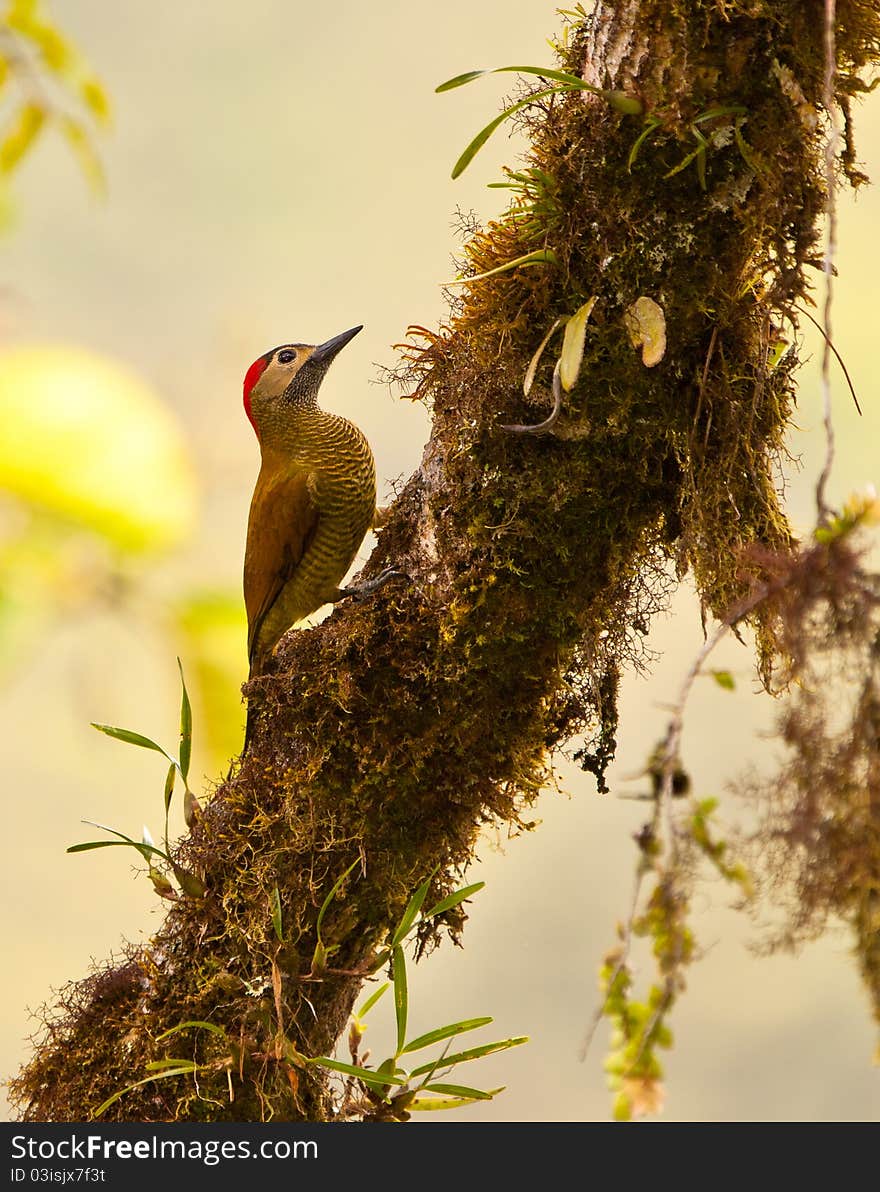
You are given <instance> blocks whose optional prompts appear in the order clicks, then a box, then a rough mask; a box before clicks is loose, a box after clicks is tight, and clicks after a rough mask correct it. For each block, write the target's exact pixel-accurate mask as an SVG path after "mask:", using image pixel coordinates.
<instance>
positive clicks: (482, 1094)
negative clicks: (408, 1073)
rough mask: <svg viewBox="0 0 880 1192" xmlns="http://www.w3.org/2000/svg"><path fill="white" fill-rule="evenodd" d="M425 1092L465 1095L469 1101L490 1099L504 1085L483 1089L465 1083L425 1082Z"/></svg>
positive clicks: (454, 1095)
mask: <svg viewBox="0 0 880 1192" xmlns="http://www.w3.org/2000/svg"><path fill="white" fill-rule="evenodd" d="M423 1087H424V1089H425V1091H426V1092H429V1093H446V1094H447V1095H448V1096H450V1097H467V1098H468V1100H470V1101H491V1100H492V1098H493V1097H496V1096H497V1095H498V1094H499V1093H503V1092H504V1090H505V1088H506V1087H507V1086H506V1085H501V1087H500V1088H497V1089H489V1090H488V1091H484V1090H483V1089H472V1088H468V1086H467V1085H466V1084H426V1085H424V1086H423Z"/></svg>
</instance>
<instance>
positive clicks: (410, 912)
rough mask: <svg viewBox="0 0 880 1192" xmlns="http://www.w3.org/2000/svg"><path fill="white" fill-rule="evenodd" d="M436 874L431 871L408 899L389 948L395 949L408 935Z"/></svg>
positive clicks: (434, 871)
mask: <svg viewBox="0 0 880 1192" xmlns="http://www.w3.org/2000/svg"><path fill="white" fill-rule="evenodd" d="M436 872H437V870H436V869H434V870H432V871H431V875H430V877H428V878H427V879H426V880H425V881H424V882H422V884H421V885H420V886H419V888H418V889H417V890H416V892H415V894H413V896H412V898H410V900H409V902H408V903H407V906H406V910H405V911H404V912H403V918H402V919H401V920H400V922H399V923H398V925H397V930H396V931H395V933H394V935H393V936H392V937H391V944H390V945H389V946H390V947H392V948H396V947H397V945H398V944H399V943H400V942H401V941H402V940H404V939H405V938H406V936H407V935H408V934H409V931H410V928H411V927H412V925H413V923H415V921H416V915H417V914H418V913H419V911H420V910H421V909H422V904H423V903H424V901H425V899H426V898H427V897H428V890H429V889H430V887H431V882H432V881H433V879H434V874H435V873H436Z"/></svg>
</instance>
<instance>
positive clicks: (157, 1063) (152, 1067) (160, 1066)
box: [144, 1056, 192, 1072]
mask: <svg viewBox="0 0 880 1192" xmlns="http://www.w3.org/2000/svg"><path fill="white" fill-rule="evenodd" d="M191 1062H192V1061H191V1060H187V1059H181V1058H180V1057H179V1056H178V1057H177V1058H175V1059H167V1060H152V1061H151V1062H150V1063H149V1064H145V1065H144V1067H145V1068H146V1069H147V1071H148V1072H162V1071H164V1069H165V1068H179V1067H180V1065H181V1064H189V1063H191Z"/></svg>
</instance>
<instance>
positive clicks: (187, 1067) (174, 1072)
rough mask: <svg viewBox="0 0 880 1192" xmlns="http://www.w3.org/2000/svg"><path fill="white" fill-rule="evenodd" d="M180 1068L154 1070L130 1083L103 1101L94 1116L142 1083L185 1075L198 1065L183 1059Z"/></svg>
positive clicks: (99, 1114) (194, 1069) (193, 1070)
mask: <svg viewBox="0 0 880 1192" xmlns="http://www.w3.org/2000/svg"><path fill="white" fill-rule="evenodd" d="M180 1064H181V1066H180V1067H179V1068H170V1069H168V1070H167V1071H165V1072H154V1073H153V1075H152V1076H146V1077H145V1078H144V1079H143V1080H136V1081H135V1082H134V1084H128V1085H126V1086H125V1088H124V1089H120V1090H119V1092H117V1093H114V1094H113V1096H112V1097H108V1098H107V1100H106V1101H102V1102H101V1104H100V1105H99V1106H98V1108H97V1109H96V1110H95V1111H94V1112H93V1114H92V1118H97V1117H100V1116H101V1114H102V1113H104V1111H105V1110H107V1109H109V1108H110V1106H111V1105H112V1104H113V1103H114V1102H115V1101H118V1100H119V1098H120V1097H124V1096H125V1094H126V1093H130V1092H131V1091H132V1089H139V1088H140V1087H141V1086H142V1085H145V1084H150V1083H151V1082H152V1081H154V1080H166V1079H167V1078H168V1077H169V1076H183V1075H186V1074H188V1073H191V1072H195V1071H197V1070H198V1065H197V1064H195V1063H194V1062H193V1061H192V1060H181V1061H180Z"/></svg>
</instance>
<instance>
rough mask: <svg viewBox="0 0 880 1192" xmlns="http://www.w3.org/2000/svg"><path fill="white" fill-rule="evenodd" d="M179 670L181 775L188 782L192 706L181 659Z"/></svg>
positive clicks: (190, 754)
mask: <svg viewBox="0 0 880 1192" xmlns="http://www.w3.org/2000/svg"><path fill="white" fill-rule="evenodd" d="M177 669H178V670H179V671H180V687H181V692H182V694H181V697H180V773H181V776H182V777H183V781H184V782H186V781H187V779H188V778H189V762H190V758H191V756H192V727H193V720H192V705H191V704H190V702H189V693H188V692H187V690H186V680H185V679H184V677H183V664H182V663H181V661H180V659H179V658H178V660H177Z"/></svg>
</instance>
